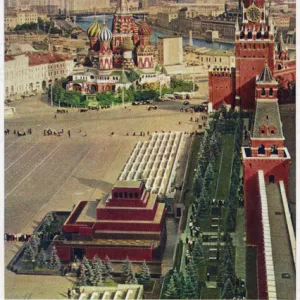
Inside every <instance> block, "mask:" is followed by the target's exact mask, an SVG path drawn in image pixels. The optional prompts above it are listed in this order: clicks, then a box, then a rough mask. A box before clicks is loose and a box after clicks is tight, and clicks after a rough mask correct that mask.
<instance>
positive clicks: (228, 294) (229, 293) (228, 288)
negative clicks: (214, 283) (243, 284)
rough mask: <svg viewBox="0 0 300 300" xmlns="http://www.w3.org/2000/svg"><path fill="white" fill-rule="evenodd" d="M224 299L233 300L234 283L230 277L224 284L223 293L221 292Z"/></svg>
mask: <svg viewBox="0 0 300 300" xmlns="http://www.w3.org/2000/svg"><path fill="white" fill-rule="evenodd" d="M221 297H222V299H228V300H229V299H230V300H232V299H233V297H234V289H233V284H232V282H231V280H230V279H229V278H228V279H227V280H226V282H225V284H224V287H223V290H222V294H221Z"/></svg>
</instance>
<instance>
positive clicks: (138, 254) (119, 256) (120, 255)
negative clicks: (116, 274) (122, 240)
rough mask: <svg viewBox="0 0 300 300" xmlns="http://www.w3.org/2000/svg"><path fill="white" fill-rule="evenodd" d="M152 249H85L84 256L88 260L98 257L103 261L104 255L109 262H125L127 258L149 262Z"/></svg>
mask: <svg viewBox="0 0 300 300" xmlns="http://www.w3.org/2000/svg"><path fill="white" fill-rule="evenodd" d="M152 253H153V249H152V247H150V248H133V247H86V248H85V255H86V257H87V258H88V259H93V258H94V256H95V255H98V257H99V258H100V259H104V258H105V256H106V255H108V257H109V258H110V259H111V260H125V259H126V257H127V256H128V257H129V260H131V261H143V260H146V261H151V260H152Z"/></svg>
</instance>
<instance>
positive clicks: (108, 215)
mask: <svg viewBox="0 0 300 300" xmlns="http://www.w3.org/2000/svg"><path fill="white" fill-rule="evenodd" d="M123 201H125V200H123ZM157 204H158V203H157V202H156V203H155V205H154V207H153V209H152V210H150V209H143V208H141V209H138V210H133V209H131V208H128V209H124V208H120V209H117V208H113V209H107V208H106V209H103V208H102V209H97V220H123V221H124V220H141V221H143V220H153V219H154V216H155V213H156V208H157Z"/></svg>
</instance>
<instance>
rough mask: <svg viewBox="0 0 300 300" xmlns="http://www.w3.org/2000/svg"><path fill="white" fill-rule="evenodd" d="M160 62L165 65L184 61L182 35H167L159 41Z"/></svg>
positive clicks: (178, 63)
mask: <svg viewBox="0 0 300 300" xmlns="http://www.w3.org/2000/svg"><path fill="white" fill-rule="evenodd" d="M158 63H159V64H160V65H163V66H168V65H181V64H182V63H183V44H182V37H166V38H162V39H160V40H159V41H158Z"/></svg>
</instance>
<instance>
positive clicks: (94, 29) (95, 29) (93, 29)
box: [86, 19, 101, 38]
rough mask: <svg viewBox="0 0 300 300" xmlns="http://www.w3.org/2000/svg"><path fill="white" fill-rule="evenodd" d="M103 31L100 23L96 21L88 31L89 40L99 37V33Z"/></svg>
mask: <svg viewBox="0 0 300 300" xmlns="http://www.w3.org/2000/svg"><path fill="white" fill-rule="evenodd" d="M100 30H101V26H100V24H99V23H98V21H97V20H96V19H95V20H94V22H93V23H92V24H91V25H90V27H89V28H88V29H87V31H86V32H87V35H88V37H89V38H92V37H95V36H98V34H99V32H100Z"/></svg>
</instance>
